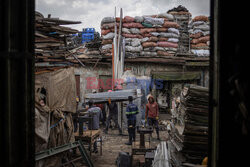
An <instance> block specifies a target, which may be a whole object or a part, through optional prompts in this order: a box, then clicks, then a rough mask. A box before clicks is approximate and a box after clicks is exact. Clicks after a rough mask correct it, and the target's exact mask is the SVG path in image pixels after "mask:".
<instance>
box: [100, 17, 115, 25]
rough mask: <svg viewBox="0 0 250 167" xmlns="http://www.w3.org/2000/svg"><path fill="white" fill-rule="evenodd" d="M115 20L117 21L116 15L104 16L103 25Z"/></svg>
mask: <svg viewBox="0 0 250 167" xmlns="http://www.w3.org/2000/svg"><path fill="white" fill-rule="evenodd" d="M113 22H115V18H114V17H104V18H103V19H102V21H101V25H103V24H105V23H113Z"/></svg>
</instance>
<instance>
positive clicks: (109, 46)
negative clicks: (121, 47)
mask: <svg viewBox="0 0 250 167" xmlns="http://www.w3.org/2000/svg"><path fill="white" fill-rule="evenodd" d="M108 49H112V44H106V45H103V46H102V50H108Z"/></svg>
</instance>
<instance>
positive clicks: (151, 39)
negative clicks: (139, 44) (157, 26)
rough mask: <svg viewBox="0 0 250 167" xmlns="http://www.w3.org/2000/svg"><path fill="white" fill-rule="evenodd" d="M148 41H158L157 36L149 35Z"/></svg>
mask: <svg viewBox="0 0 250 167" xmlns="http://www.w3.org/2000/svg"><path fill="white" fill-rule="evenodd" d="M149 41H150V42H157V41H158V38H157V37H150V38H149Z"/></svg>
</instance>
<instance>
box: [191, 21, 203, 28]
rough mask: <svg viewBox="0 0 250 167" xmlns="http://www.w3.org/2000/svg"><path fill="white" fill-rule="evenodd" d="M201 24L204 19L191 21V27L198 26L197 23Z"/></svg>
mask: <svg viewBox="0 0 250 167" xmlns="http://www.w3.org/2000/svg"><path fill="white" fill-rule="evenodd" d="M202 24H205V22H204V21H195V22H192V23H191V27H193V26H199V25H202Z"/></svg>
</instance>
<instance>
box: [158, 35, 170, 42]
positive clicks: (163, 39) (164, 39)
mask: <svg viewBox="0 0 250 167" xmlns="http://www.w3.org/2000/svg"><path fill="white" fill-rule="evenodd" d="M158 41H168V38H166V37H161V36H160V37H158Z"/></svg>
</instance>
